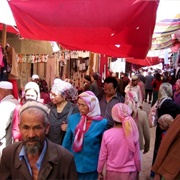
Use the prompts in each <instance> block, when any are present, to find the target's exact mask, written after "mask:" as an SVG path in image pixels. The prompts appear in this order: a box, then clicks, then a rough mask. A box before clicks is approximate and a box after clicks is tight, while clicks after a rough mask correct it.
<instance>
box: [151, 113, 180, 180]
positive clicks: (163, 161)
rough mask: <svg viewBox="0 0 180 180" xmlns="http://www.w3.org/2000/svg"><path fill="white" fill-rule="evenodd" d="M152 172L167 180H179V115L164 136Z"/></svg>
mask: <svg viewBox="0 0 180 180" xmlns="http://www.w3.org/2000/svg"><path fill="white" fill-rule="evenodd" d="M152 170H153V171H154V172H155V173H157V174H160V175H161V176H163V177H164V178H165V179H168V180H175V179H180V115H178V116H177V117H176V118H175V120H174V122H173V123H172V124H171V126H170V127H169V129H168V131H167V134H166V135H165V136H164V138H163V140H162V142H161V145H160V148H159V150H158V155H157V158H156V161H155V163H154V165H153V167H152Z"/></svg>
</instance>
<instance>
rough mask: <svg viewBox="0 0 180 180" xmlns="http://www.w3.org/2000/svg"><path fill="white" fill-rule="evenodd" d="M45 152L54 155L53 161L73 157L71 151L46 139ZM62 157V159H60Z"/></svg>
mask: <svg viewBox="0 0 180 180" xmlns="http://www.w3.org/2000/svg"><path fill="white" fill-rule="evenodd" d="M47 153H49V154H51V155H52V154H53V155H55V156H54V157H53V158H54V160H55V161H66V160H67V159H73V155H72V153H70V152H69V151H68V150H67V149H65V148H64V147H62V146H59V145H58V144H56V143H53V142H51V141H50V140H48V139H47ZM62 158H63V160H62Z"/></svg>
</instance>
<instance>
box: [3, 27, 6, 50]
mask: <svg viewBox="0 0 180 180" xmlns="http://www.w3.org/2000/svg"><path fill="white" fill-rule="evenodd" d="M6 29H7V25H6V24H3V31H2V48H5V47H6V35H7V33H6Z"/></svg>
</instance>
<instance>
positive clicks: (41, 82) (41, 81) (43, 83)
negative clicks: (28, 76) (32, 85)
mask: <svg viewBox="0 0 180 180" xmlns="http://www.w3.org/2000/svg"><path fill="white" fill-rule="evenodd" d="M34 82H36V83H37V84H38V86H39V89H40V92H46V93H48V84H47V82H46V80H44V79H41V78H39V79H35V80H34Z"/></svg>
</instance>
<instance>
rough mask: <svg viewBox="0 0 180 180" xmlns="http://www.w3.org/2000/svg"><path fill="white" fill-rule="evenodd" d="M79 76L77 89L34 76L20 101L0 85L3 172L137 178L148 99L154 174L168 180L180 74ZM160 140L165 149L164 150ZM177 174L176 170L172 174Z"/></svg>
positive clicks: (146, 137)
mask: <svg viewBox="0 0 180 180" xmlns="http://www.w3.org/2000/svg"><path fill="white" fill-rule="evenodd" d="M84 78H85V83H84V86H83V88H82V89H81V91H82V92H81V93H78V90H77V89H76V88H74V87H73V85H72V84H71V83H70V82H67V81H63V80H61V79H59V78H56V79H55V80H54V83H53V85H52V87H51V88H50V90H49V89H48V88H47V83H46V82H45V80H43V79H40V78H39V77H38V76H33V77H32V80H31V81H30V82H28V83H27V84H26V86H25V87H24V90H23V93H22V97H21V98H20V99H19V100H17V99H15V98H14V97H13V95H12V89H13V85H12V84H11V83H10V82H7V81H2V82H0V100H1V102H0V112H1V113H0V114H1V121H2V126H1V129H0V158H1V160H0V177H1V178H2V179H3V180H5V179H83V180H86V179H87V180H88V179H99V180H100V179H103V178H104V179H107V180H109V179H119V180H124V179H128V180H137V179H138V176H139V174H140V173H141V163H142V153H144V154H145V153H148V151H149V148H150V127H149V125H148V116H147V114H146V112H145V111H144V110H143V104H144V103H149V104H151V105H153V104H157V118H158V120H157V127H156V135H155V146H154V154H153V164H152V171H151V177H154V178H156V179H157V180H158V179H160V178H161V179H162V178H165V179H166V178H169V177H170V178H171V177H172V176H171V169H169V168H170V166H168V165H169V164H171V165H173V166H174V167H176V166H178V163H175V162H174V158H171V156H172V154H173V153H175V154H177V156H178V151H176V150H175V147H178V146H177V144H178V143H179V136H178V132H179V126H177V124H178V119H179V116H178V115H179V113H180V104H179V94H180V81H179V79H178V80H177V81H171V83H170V82H168V80H169V78H167V79H166V80H167V81H166V82H165V80H163V79H162V76H161V75H160V73H156V74H154V76H153V75H152V74H151V72H148V75H147V76H145V77H143V74H142V73H140V74H136V75H133V76H132V77H129V78H128V77H127V75H126V74H124V73H121V75H120V79H119V78H118V76H117V74H116V76H113V75H112V76H108V77H106V78H105V79H104V82H103V83H104V84H103V85H102V84H101V83H102V82H101V80H100V75H99V74H98V73H93V74H92V75H86V76H85V77H84ZM172 82H174V84H172ZM174 124H175V125H174ZM171 129H173V130H171ZM170 132H171V133H170ZM171 134H172V136H171ZM167 142H168V143H167ZM165 143H166V144H167V146H168V147H169V149H170V150H169V151H168V149H165V152H163V153H162V151H163V150H162V149H163V148H164V147H165V146H166V145H165ZM166 148H167V147H166ZM1 154H2V155H1ZM166 159H168V162H169V163H167V161H165V160H166ZM174 163H175V164H174ZM166 166H168V167H167V171H166V170H165V169H163V167H166ZM179 175H180V172H179V170H178V168H175V171H174V175H173V177H174V178H177V177H179Z"/></svg>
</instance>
